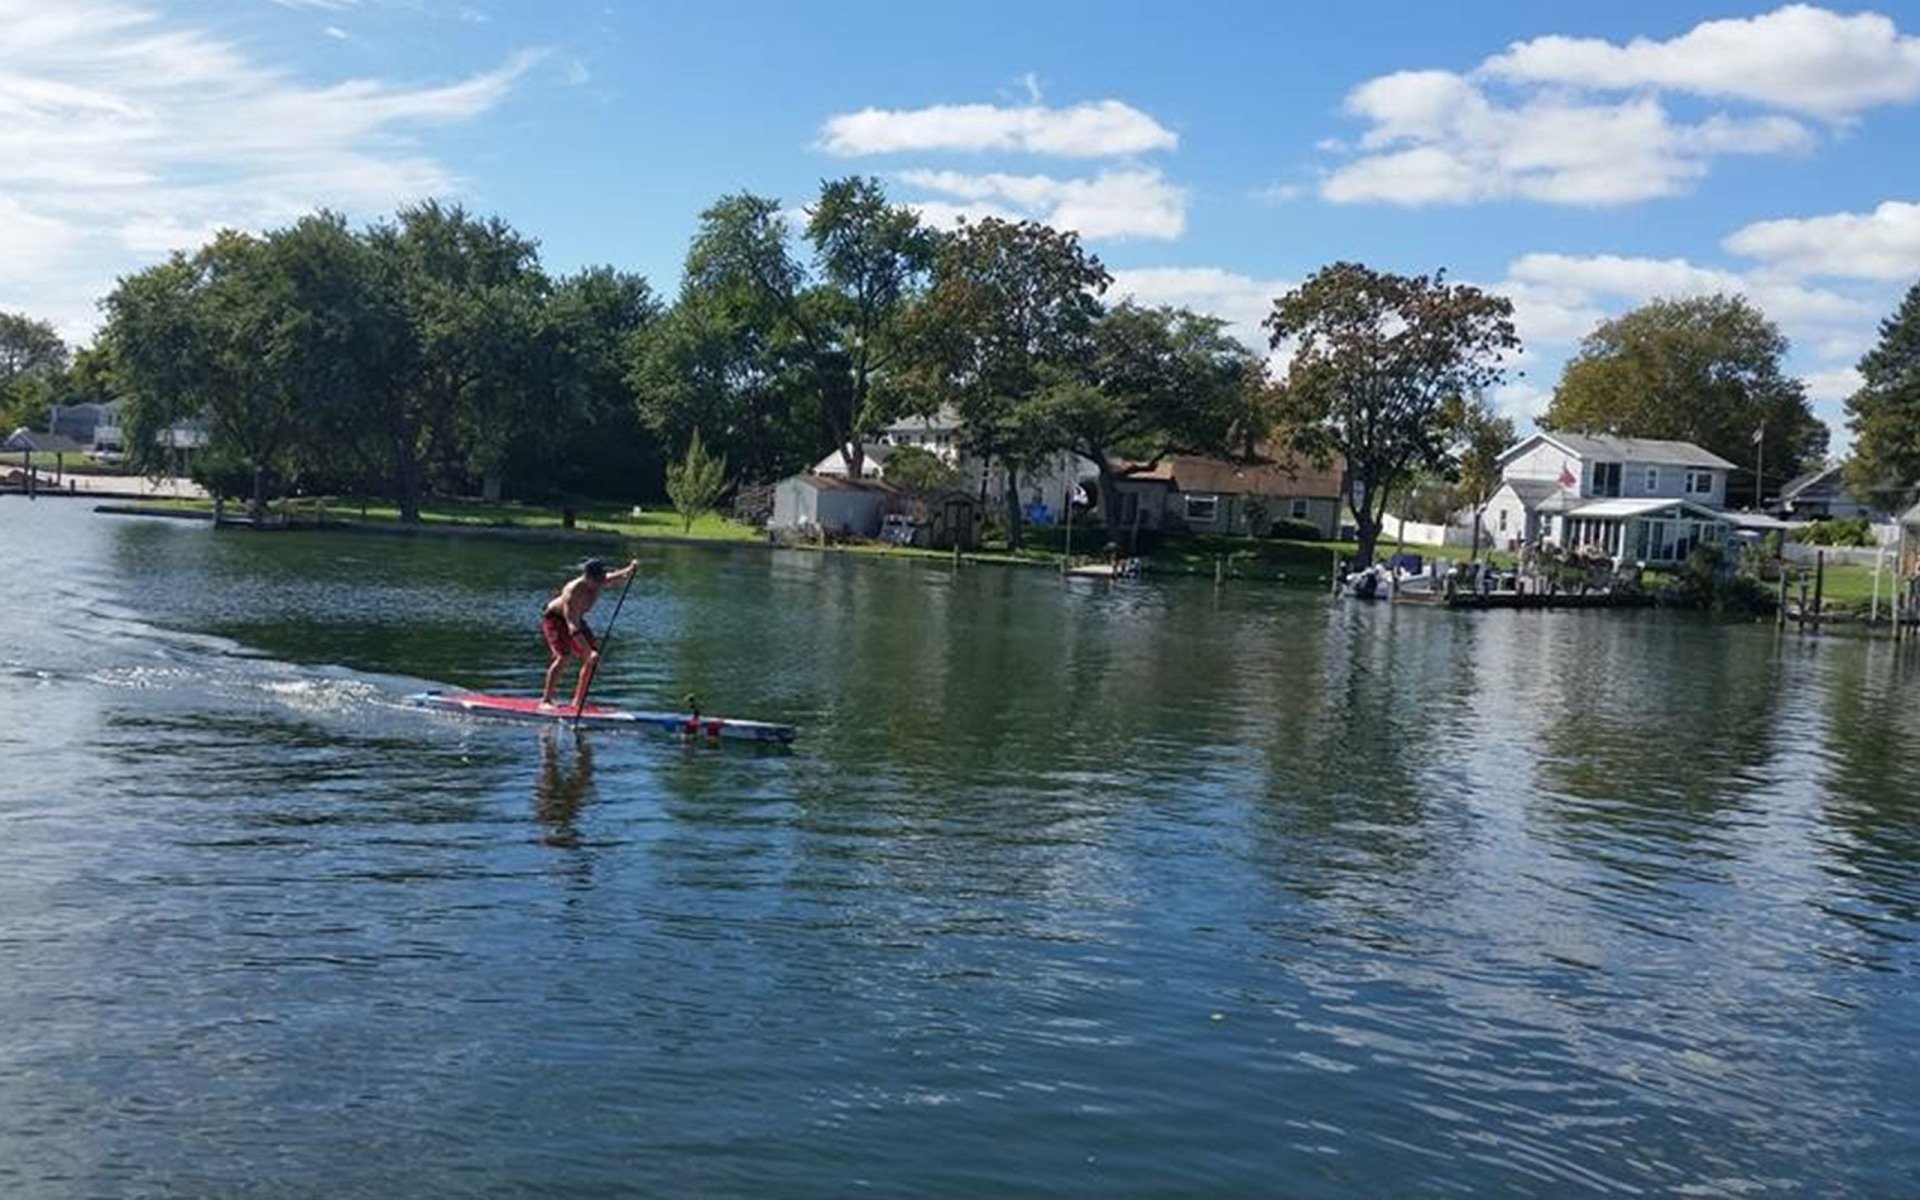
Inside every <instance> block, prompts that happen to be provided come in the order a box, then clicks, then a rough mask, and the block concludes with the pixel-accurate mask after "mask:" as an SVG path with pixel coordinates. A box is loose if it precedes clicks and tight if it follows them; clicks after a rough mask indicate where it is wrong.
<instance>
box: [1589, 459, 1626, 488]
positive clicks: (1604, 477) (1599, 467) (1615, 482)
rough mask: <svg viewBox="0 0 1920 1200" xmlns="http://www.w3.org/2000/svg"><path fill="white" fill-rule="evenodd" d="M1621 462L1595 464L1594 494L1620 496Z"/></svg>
mask: <svg viewBox="0 0 1920 1200" xmlns="http://www.w3.org/2000/svg"><path fill="white" fill-rule="evenodd" d="M1620 474H1621V472H1620V464H1619V463H1617V462H1616V463H1595V464H1593V494H1594V495H1596V496H1618V495H1619V494H1620Z"/></svg>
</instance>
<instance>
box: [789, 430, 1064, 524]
mask: <svg viewBox="0 0 1920 1200" xmlns="http://www.w3.org/2000/svg"><path fill="white" fill-rule="evenodd" d="M961 429H962V425H961V421H960V414H959V413H958V412H957V411H956V410H954V409H952V408H942V409H941V410H940V411H939V412H938V413H935V414H934V415H933V416H930V417H902V418H900V419H899V420H897V421H895V422H893V423H892V424H890V425H888V426H886V427H885V428H883V429H882V430H881V431H880V434H879V436H878V437H877V438H875V439H874V440H873V441H872V442H869V443H867V445H866V446H865V447H863V454H862V461H861V464H860V476H861V478H863V479H885V478H886V477H887V459H888V458H890V457H891V456H892V454H893V451H894V450H895V449H897V448H899V447H901V446H915V447H918V448H919V449H922V450H925V451H927V452H928V453H929V454H932V455H934V456H935V457H936V458H939V459H941V460H943V461H945V462H946V463H948V464H949V465H951V466H953V467H954V468H955V469H957V470H958V471H959V472H960V485H959V487H960V490H961V491H963V492H966V493H967V494H968V495H972V496H978V497H981V498H983V499H984V500H985V501H986V502H987V503H989V504H994V505H998V504H1000V503H1001V502H1002V501H1003V500H1005V498H1006V493H1007V473H1006V471H1005V470H1003V469H1002V468H1000V467H999V466H998V465H997V464H991V463H983V462H981V461H980V460H979V459H977V458H975V457H973V456H972V455H969V454H962V453H961V451H960V444H961V436H960V435H961ZM812 473H813V474H815V475H830V476H834V477H836V478H839V479H845V478H846V477H847V463H846V460H845V459H844V458H842V457H841V455H840V452H839V451H838V450H834V451H832V452H830V453H829V454H828V455H827V456H826V457H825V458H822V459H821V460H820V461H819V462H817V463H815V464H814V465H813V472H812ZM1099 473H1100V471H1099V468H1098V467H1096V466H1095V465H1094V463H1093V461H1092V460H1091V459H1086V458H1082V457H1081V456H1080V455H1078V454H1071V453H1068V452H1065V451H1062V452H1060V453H1057V454H1053V455H1049V456H1048V458H1047V460H1046V461H1045V462H1043V463H1041V464H1040V465H1039V467H1038V468H1037V469H1028V470H1025V471H1022V472H1020V475H1019V479H1018V484H1019V489H1020V499H1021V503H1022V504H1025V505H1028V506H1033V505H1047V506H1049V507H1052V508H1055V509H1058V507H1059V506H1060V505H1062V504H1064V503H1066V500H1067V497H1068V495H1069V493H1071V492H1073V491H1075V490H1077V489H1078V488H1079V486H1080V484H1081V483H1082V482H1083V481H1085V480H1088V479H1092V478H1095V477H1096V476H1098V475H1099Z"/></svg>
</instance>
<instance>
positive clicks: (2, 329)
mask: <svg viewBox="0 0 1920 1200" xmlns="http://www.w3.org/2000/svg"><path fill="white" fill-rule="evenodd" d="M67 358H68V351H67V344H66V343H65V342H64V341H62V340H61V339H60V334H59V333H58V332H57V331H56V330H55V329H54V327H53V326H52V325H51V324H49V323H48V322H46V321H39V320H35V319H34V318H32V317H29V316H27V315H26V314H25V313H10V312H0V388H5V387H6V386H7V385H9V384H11V383H13V382H14V381H15V380H17V379H21V378H23V377H25V376H28V375H42V376H44V375H52V374H55V373H57V372H59V371H63V370H65V369H66V366H67Z"/></svg>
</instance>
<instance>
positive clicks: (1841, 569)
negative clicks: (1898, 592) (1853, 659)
mask: <svg viewBox="0 0 1920 1200" xmlns="http://www.w3.org/2000/svg"><path fill="white" fill-rule="evenodd" d="M1889 557H1891V556H1889ZM1806 577H1807V599H1808V602H1809V603H1811V602H1812V599H1813V568H1812V567H1808V568H1806ZM1896 584H1897V579H1896V577H1895V575H1894V573H1893V570H1892V568H1891V566H1889V568H1888V569H1887V570H1886V571H1884V572H1883V573H1882V574H1881V576H1880V615H1881V616H1885V615H1886V614H1887V611H1888V608H1889V606H1890V605H1891V603H1892V600H1891V597H1892V595H1893V589H1894V587H1895V586H1896ZM1770 586H1773V587H1778V586H1779V584H1778V583H1774V584H1772V585H1770ZM1787 596H1788V598H1789V599H1790V600H1796V601H1797V600H1798V599H1799V597H1800V584H1799V580H1798V577H1795V578H1794V579H1793V580H1792V581H1791V582H1789V583H1788V585H1787ZM1823 599H1824V600H1825V603H1826V606H1827V607H1828V608H1840V609H1849V610H1857V611H1859V612H1863V613H1864V612H1869V611H1871V610H1872V608H1873V568H1872V567H1863V566H1856V565H1853V564H1838V563H1836V564H1833V565H1830V566H1828V567H1827V571H1826V582H1825V585H1824V588H1823Z"/></svg>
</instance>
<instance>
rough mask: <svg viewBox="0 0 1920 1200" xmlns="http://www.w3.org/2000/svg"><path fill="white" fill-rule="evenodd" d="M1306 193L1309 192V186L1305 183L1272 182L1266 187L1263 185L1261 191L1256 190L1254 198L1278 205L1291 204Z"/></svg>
mask: <svg viewBox="0 0 1920 1200" xmlns="http://www.w3.org/2000/svg"><path fill="white" fill-rule="evenodd" d="M1306 194H1307V187H1306V185H1305V184H1300V183H1272V184H1268V185H1267V186H1266V187H1263V188H1261V189H1260V190H1259V191H1257V192H1255V193H1254V194H1253V198H1254V199H1255V200H1258V201H1260V203H1262V204H1272V205H1275V206H1278V205H1282V204H1291V203H1293V202H1294V201H1295V200H1298V199H1299V198H1300V197H1302V196H1304V195H1306Z"/></svg>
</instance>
